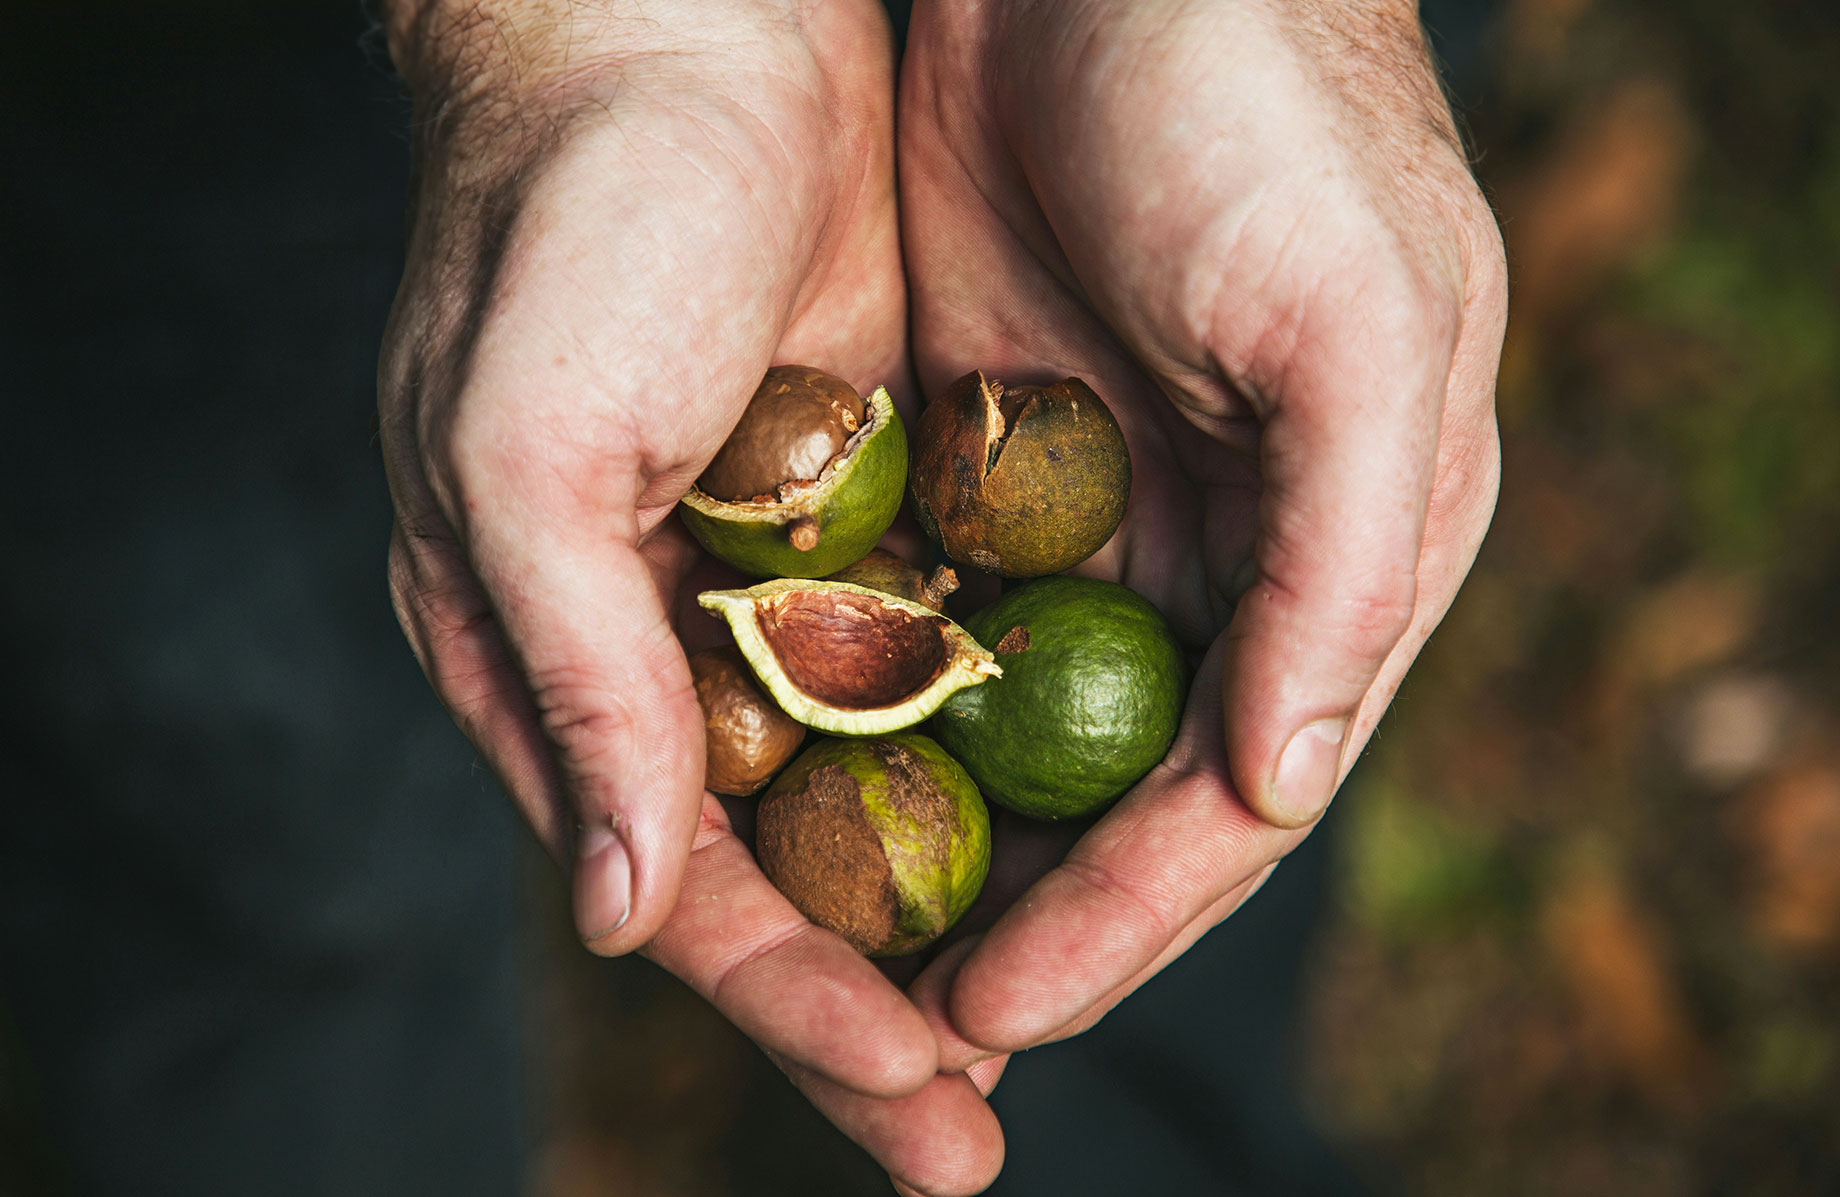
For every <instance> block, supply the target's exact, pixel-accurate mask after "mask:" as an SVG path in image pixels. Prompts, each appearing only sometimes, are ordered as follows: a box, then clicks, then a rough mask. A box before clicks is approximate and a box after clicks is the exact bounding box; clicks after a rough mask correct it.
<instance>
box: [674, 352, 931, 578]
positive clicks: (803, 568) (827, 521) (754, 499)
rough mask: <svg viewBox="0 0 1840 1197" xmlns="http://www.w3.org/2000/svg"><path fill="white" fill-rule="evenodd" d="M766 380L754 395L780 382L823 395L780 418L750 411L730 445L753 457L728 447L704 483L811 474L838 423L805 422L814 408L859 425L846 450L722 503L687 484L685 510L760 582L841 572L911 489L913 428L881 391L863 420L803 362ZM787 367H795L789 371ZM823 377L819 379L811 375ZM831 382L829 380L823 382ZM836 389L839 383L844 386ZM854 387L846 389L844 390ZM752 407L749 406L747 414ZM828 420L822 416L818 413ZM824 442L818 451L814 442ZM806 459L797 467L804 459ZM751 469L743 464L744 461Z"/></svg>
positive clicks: (707, 544)
mask: <svg viewBox="0 0 1840 1197" xmlns="http://www.w3.org/2000/svg"><path fill="white" fill-rule="evenodd" d="M774 370H775V372H776V373H770V374H769V375H768V377H767V381H766V382H764V383H762V384H761V385H762V389H761V392H759V393H757V395H756V401H757V402H762V401H764V400H763V397H769V398H770V397H775V396H778V395H780V393H781V388H803V389H805V390H808V391H811V392H814V393H815V394H816V395H819V396H821V397H824V401H823V402H819V401H818V399H817V398H812V399H811V400H809V401H808V402H805V403H802V404H799V405H797V406H796V407H793V408H792V413H793V414H796V415H799V416H800V417H801V420H800V422H798V423H796V424H795V423H794V421H793V418H792V415H791V414H789V415H787V416H786V417H785V418H784V419H782V420H780V421H777V422H775V421H766V425H767V426H766V427H765V428H761V427H757V425H758V424H759V423H761V421H757V420H753V419H749V418H748V417H747V416H744V418H743V422H742V424H741V425H739V426H738V427H737V429H736V433H737V436H736V437H735V438H731V440H732V441H733V444H734V445H735V446H738V447H740V448H742V449H745V450H747V453H744V454H742V455H741V456H742V457H744V458H748V457H751V460H747V461H734V460H730V458H731V457H732V456H734V454H732V453H731V451H730V446H728V445H725V446H724V449H723V452H721V453H719V454H718V455H717V459H716V461H715V462H712V463H711V467H710V472H709V473H706V474H705V475H704V478H703V479H699V483H701V482H704V481H708V482H709V483H710V485H712V486H713V485H715V484H716V481H720V482H722V483H723V484H724V485H723V486H721V487H718V489H719V490H720V491H721V493H723V494H739V493H740V492H741V491H746V490H752V489H753V488H755V487H757V486H758V487H764V486H766V485H767V483H768V481H770V480H771V479H773V478H776V477H777V476H778V475H779V474H781V473H784V472H786V471H787V470H789V469H791V470H795V471H796V472H804V473H812V472H813V470H812V465H813V463H815V462H817V461H818V460H819V459H820V458H819V457H818V456H817V454H821V452H822V449H823V447H824V446H825V445H827V444H828V443H829V442H828V441H827V440H825V439H824V438H825V436H827V435H831V434H833V433H835V432H836V431H837V430H836V429H827V428H823V427H819V428H816V429H813V428H808V427H806V424H807V423H809V422H811V421H810V420H807V419H805V418H804V417H806V416H807V415H808V414H809V412H810V411H811V410H814V409H815V410H816V411H817V412H818V413H819V416H822V415H823V414H824V413H826V412H829V413H831V414H832V415H833V416H835V417H836V418H837V420H839V421H840V424H839V427H840V428H843V429H846V430H847V428H848V426H849V425H850V424H852V423H857V427H856V428H855V430H854V431H851V432H849V434H848V436H847V437H846V438H845V439H844V440H843V441H842V448H841V449H840V450H839V451H838V452H837V453H836V454H835V455H834V456H832V457H830V458H829V459H827V460H825V463H824V464H823V465H822V466H821V468H818V469H816V471H815V474H814V476H813V477H810V478H788V479H786V480H785V481H783V482H780V483H778V484H777V485H775V486H773V488H772V491H771V493H768V492H767V491H765V490H762V491H760V492H759V493H755V494H752V495H749V496H747V497H745V498H736V499H724V498H717V497H715V496H714V495H711V494H708V493H706V492H705V491H704V490H703V489H702V486H701V485H698V486H693V487H691V488H690V491H689V493H688V494H686V495H685V496H684V499H683V502H682V503H681V504H679V505H678V513H679V515H680V516H681V517H682V519H683V521H684V526H685V527H686V528H688V529H689V530H690V534H691V535H692V536H694V537H696V539H697V540H698V541H699V542H700V543H701V544H702V546H703V547H704V548H706V549H708V550H709V551H710V553H712V554H714V555H715V556H717V557H719V558H721V559H722V560H723V561H726V562H728V563H729V564H730V565H733V566H734V567H736V568H737V569H741V570H745V571H746V572H748V573H750V574H753V575H755V576H756V577H762V578H818V577H823V576H824V575H825V574H830V573H835V572H836V571H838V570H840V569H842V568H843V567H844V566H846V565H849V564H850V563H851V562H854V561H856V560H857V559H859V558H861V557H862V556H863V555H864V554H866V553H867V552H868V551H869V550H870V549H872V548H874V547H875V542H876V541H878V540H880V539H881V537H882V533H883V532H886V531H887V530H888V525H889V524H891V523H893V522H894V517H895V513H896V512H897V511H899V510H900V507H901V496H902V494H903V492H904V491H905V489H906V486H907V432H906V429H905V428H904V427H903V426H902V424H901V417H900V416H899V415H898V414H897V413H896V412H895V409H894V400H892V399H890V398H889V396H888V392H887V391H886V390H884V389H883V388H881V387H877V388H876V389H875V392H874V393H873V394H871V395H870V396H869V397H868V399H867V400H865V401H863V403H862V410H863V414H862V417H861V420H860V423H858V422H857V420H856V417H855V416H854V415H852V414H850V412H849V409H848V407H847V405H845V404H844V403H842V402H841V401H840V400H839V399H837V398H834V397H832V396H833V388H832V387H831V386H830V383H836V382H837V380H835V379H830V378H829V376H828V375H823V374H821V373H820V372H818V371H812V370H807V369H805V368H804V367H777V366H776V367H774ZM786 371H796V373H792V374H786V373H785V372H786ZM814 380H817V381H814ZM823 380H828V381H823ZM837 385H839V386H841V385H842V384H841V383H838V384H837ZM845 389H846V390H847V388H845ZM754 410H755V405H754V404H750V405H749V415H752V413H753V412H754ZM812 419H814V420H815V421H816V423H818V424H820V425H822V424H823V420H822V419H818V418H816V417H813V418H812ZM814 444H816V445H817V446H818V448H817V449H816V450H814V449H813V448H812V445H814ZM801 462H802V463H804V464H803V465H800V464H798V463H801ZM744 465H745V466H747V467H749V468H747V469H744V468H743V466H744Z"/></svg>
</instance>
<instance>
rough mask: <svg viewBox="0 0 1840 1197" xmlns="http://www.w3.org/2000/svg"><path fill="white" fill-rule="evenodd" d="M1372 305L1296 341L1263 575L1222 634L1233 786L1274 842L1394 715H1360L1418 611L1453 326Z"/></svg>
mask: <svg viewBox="0 0 1840 1197" xmlns="http://www.w3.org/2000/svg"><path fill="white" fill-rule="evenodd" d="M1373 298H1374V296H1373V293H1372V291H1371V290H1369V291H1368V292H1367V293H1366V294H1364V295H1361V294H1351V295H1349V296H1347V297H1346V300H1347V302H1336V301H1334V300H1330V301H1329V303H1328V304H1327V306H1326V307H1325V308H1319V309H1318V310H1326V311H1329V312H1333V313H1337V314H1338V316H1339V319H1337V320H1336V321H1335V323H1336V325H1337V326H1336V327H1333V328H1320V327H1319V328H1316V329H1309V328H1307V327H1306V330H1305V334H1304V335H1302V336H1300V337H1299V338H1298V339H1297V340H1296V342H1295V343H1294V346H1293V349H1292V352H1291V354H1290V356H1289V358H1288V359H1287V360H1286V361H1285V362H1284V363H1283V366H1282V371H1281V373H1279V375H1278V377H1279V378H1281V380H1282V385H1281V386H1279V387H1277V388H1274V390H1273V392H1272V397H1271V400H1270V405H1269V409H1268V411H1267V412H1266V413H1265V421H1264V427H1263V429H1262V432H1261V438H1260V450H1259V452H1260V467H1261V471H1262V491H1261V495H1260V500H1259V524H1258V534H1257V542H1256V546H1255V550H1254V553H1255V556H1254V562H1255V566H1256V571H1257V572H1256V575H1255V577H1254V579H1253V582H1252V585H1251V587H1250V589H1248V590H1247V592H1246V593H1245V595H1244V596H1243V597H1242V598H1241V599H1240V601H1239V606H1238V608H1237V610H1236V611H1235V612H1234V616H1233V621H1232V624H1231V626H1230V628H1229V630H1228V646H1227V654H1226V659H1225V664H1224V669H1225V679H1224V684H1225V695H1226V706H1225V718H1226V742H1227V749H1228V760H1229V762H1230V764H1231V769H1232V773H1233V780H1234V784H1235V787H1236V788H1237V789H1238V790H1239V793H1240V794H1241V796H1242V797H1243V798H1244V800H1245V802H1246V804H1247V805H1248V806H1249V807H1250V808H1251V809H1252V810H1253V811H1254V812H1255V813H1256V814H1258V815H1259V816H1260V817H1261V818H1263V819H1265V820H1266V821H1267V822H1270V823H1272V824H1275V825H1277V826H1280V827H1302V826H1304V825H1306V824H1308V823H1310V822H1313V821H1314V820H1315V819H1317V818H1318V817H1320V816H1321V814H1322V812H1323V810H1324V809H1325V808H1326V807H1327V806H1328V804H1329V800H1330V798H1331V797H1332V796H1333V795H1334V792H1335V788H1336V786H1337V785H1338V784H1339V783H1340V780H1341V777H1342V775H1343V774H1344V773H1345V772H1346V770H1347V768H1348V766H1349V762H1350V760H1351V758H1352V756H1353V754H1354V752H1355V751H1356V750H1357V749H1358V746H1359V744H1360V743H1361V742H1362V741H1363V740H1364V739H1365V737H1366V735H1367V733H1368V732H1369V731H1370V730H1371V728H1372V723H1373V721H1374V720H1377V719H1378V717H1379V712H1380V709H1382V708H1384V706H1385V699H1386V697H1387V696H1386V695H1381V694H1378V693H1376V694H1375V695H1374V697H1375V699H1376V701H1375V702H1373V703H1368V702H1367V701H1366V700H1367V699H1368V698H1369V694H1370V691H1374V690H1375V686H1374V683H1375V679H1376V678H1377V677H1378V676H1379V674H1380V671H1381V667H1382V665H1383V664H1384V663H1385V662H1386V660H1387V658H1388V656H1389V655H1391V654H1392V652H1393V650H1394V648H1395V647H1396V646H1397V645H1398V644H1399V643H1400V641H1401V639H1402V637H1403V636H1404V635H1405V633H1406V631H1407V629H1408V628H1409V627H1410V625H1411V622H1412V617H1413V611H1414V609H1415V606H1416V603H1417V600H1418V581H1417V578H1418V565H1419V556H1420V551H1421V548H1422V545H1423V542H1424V535H1425V519H1426V509H1427V504H1428V501H1429V496H1430V493H1431V487H1432V483H1433V479H1434V474H1435V467H1436V459H1437V438H1438V426H1439V419H1440V415H1441V411H1442V407H1443V402H1444V387H1445V379H1446V377H1447V375H1448V374H1449V370H1450V363H1451V356H1452V352H1453V342H1454V330H1455V326H1456V318H1455V313H1454V311H1453V312H1452V313H1451V317H1450V319H1449V320H1446V321H1441V320H1438V319H1435V318H1427V316H1426V315H1425V308H1426V307H1427V306H1435V305H1428V304H1426V303H1424V302H1422V301H1421V302H1411V301H1408V300H1404V299H1402V300H1401V301H1400V302H1399V303H1397V304H1394V305H1384V304H1382V305H1374V304H1373ZM1376 311H1378V312H1379V313H1381V314H1380V315H1376ZM1388 312H1392V313H1395V314H1396V315H1395V317H1394V318H1392V319H1388V318H1387V317H1386V313H1388ZM1347 313H1359V315H1358V316H1357V317H1353V318H1350V317H1348V316H1347V315H1346V314H1347Z"/></svg>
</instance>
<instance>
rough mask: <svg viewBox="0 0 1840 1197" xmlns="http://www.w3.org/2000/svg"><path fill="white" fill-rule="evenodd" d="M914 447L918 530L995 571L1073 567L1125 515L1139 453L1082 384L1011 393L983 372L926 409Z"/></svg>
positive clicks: (1019, 573)
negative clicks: (1133, 462) (1133, 457)
mask: <svg viewBox="0 0 1840 1197" xmlns="http://www.w3.org/2000/svg"><path fill="white" fill-rule="evenodd" d="M911 446H912V448H911V453H912V462H911V466H910V469H909V471H908V485H909V487H910V488H911V489H912V492H913V498H914V514H915V516H916V518H918V520H919V522H920V526H921V527H922V528H924V529H925V530H926V533H927V535H929V536H931V537H932V538H933V539H934V540H935V541H936V542H937V543H939V544H940V545H941V546H942V547H943V548H944V549H945V551H946V553H947V554H948V555H950V556H951V557H952V558H953V560H955V561H963V562H965V563H967V564H970V565H975V566H977V567H978V568H979V569H983V570H987V571H988V572H990V573H994V574H1001V575H1002V576H1004V577H1009V578H1035V577H1042V576H1044V575H1046V574H1053V573H1059V572H1061V571H1062V570H1065V569H1070V568H1072V567H1073V566H1075V565H1078V564H1079V563H1080V562H1082V561H1084V560H1086V559H1087V558H1088V557H1090V556H1092V555H1093V554H1094V553H1096V552H1098V551H1099V550H1100V549H1101V548H1103V547H1104V545H1105V542H1106V541H1107V540H1110V539H1111V536H1112V533H1113V532H1115V531H1116V530H1117V528H1118V524H1119V522H1120V521H1121V520H1123V519H1124V512H1125V505H1126V503H1127V502H1128V500H1129V498H1130V493H1131V455H1130V450H1129V449H1128V448H1127V447H1126V445H1125V440H1124V433H1123V432H1122V431H1121V430H1120V429H1119V427H1118V421H1117V420H1116V419H1114V418H1113V417H1112V413H1111V411H1110V409H1108V408H1107V407H1106V406H1105V403H1104V401H1103V400H1101V399H1100V398H1099V396H1098V395H1096V394H1094V393H1093V390H1092V388H1091V387H1089V386H1087V385H1086V384H1085V383H1084V382H1082V381H1080V380H1079V379H1077V378H1068V379H1063V380H1062V381H1060V382H1057V383H1055V384H1053V385H1052V386H1046V387H1005V386H1004V385H1003V384H1002V383H1001V382H999V381H997V380H995V379H989V378H986V377H985V376H984V375H983V373H981V372H980V371H975V370H974V371H972V372H971V373H970V374H967V375H965V376H964V377H963V378H960V379H959V380H958V381H956V382H954V383H953V384H952V385H951V386H949V387H947V388H946V390H945V393H944V394H942V395H941V396H940V397H939V398H938V399H936V400H934V401H933V402H932V403H930V404H928V405H927V408H926V410H925V411H924V412H922V413H921V415H920V420H919V424H918V426H917V428H916V430H915V435H914V437H913V439H912V442H911Z"/></svg>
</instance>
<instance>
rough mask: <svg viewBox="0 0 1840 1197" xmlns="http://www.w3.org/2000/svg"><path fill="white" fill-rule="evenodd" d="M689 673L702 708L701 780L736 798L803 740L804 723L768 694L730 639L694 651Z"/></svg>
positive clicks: (766, 776)
mask: <svg viewBox="0 0 1840 1197" xmlns="http://www.w3.org/2000/svg"><path fill="white" fill-rule="evenodd" d="M690 676H691V677H692V678H693V679H694V680H695V682H696V700H697V702H698V703H700V704H701V705H702V708H703V740H704V745H705V748H706V757H705V764H704V774H703V784H704V785H705V786H706V787H708V788H709V789H710V790H712V791H714V792H715V793H717V794H729V795H732V796H734V797H737V798H741V797H746V796H747V795H749V794H752V793H755V792H756V791H758V790H759V789H760V788H761V787H762V786H764V785H766V784H767V783H768V782H769V781H771V780H773V775H774V774H776V773H778V772H779V771H780V769H781V768H783V767H784V766H785V764H786V762H787V761H789V760H791V759H792V754H793V753H795V752H797V751H798V750H799V745H800V744H802V743H804V742H805V727H804V725H803V724H801V723H799V722H798V721H797V720H796V719H794V718H793V717H792V716H790V715H788V714H786V712H784V711H782V710H780V709H779V704H777V703H775V702H774V701H773V699H772V698H770V697H768V696H767V694H766V692H765V691H763V690H762V689H761V688H760V685H759V683H757V682H756V681H755V680H754V673H753V671H752V670H751V669H749V668H748V664H747V661H746V660H745V659H744V658H743V657H742V656H741V650H739V649H737V648H736V647H735V646H734V645H732V644H727V645H723V646H722V647H720V648H706V649H704V650H703V651H702V652H699V653H696V654H695V655H693V656H692V657H691V658H690Z"/></svg>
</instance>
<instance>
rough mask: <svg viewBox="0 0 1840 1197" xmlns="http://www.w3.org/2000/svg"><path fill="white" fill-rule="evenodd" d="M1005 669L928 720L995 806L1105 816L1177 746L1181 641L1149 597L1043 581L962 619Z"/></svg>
mask: <svg viewBox="0 0 1840 1197" xmlns="http://www.w3.org/2000/svg"><path fill="white" fill-rule="evenodd" d="M965 630H966V631H968V632H970V633H971V634H972V635H974V636H976V637H977V638H978V640H979V641H980V642H981V643H984V644H987V645H989V646H991V647H992V648H993V649H995V650H996V654H995V655H996V659H997V663H998V664H1000V665H1001V666H1002V667H1003V676H1002V677H1001V678H999V679H997V680H995V681H993V682H992V683H991V684H990V685H987V686H979V687H978V688H977V690H976V691H969V690H967V691H961V692H960V693H957V694H954V695H952V696H951V697H950V698H948V699H947V700H946V701H945V702H944V703H943V704H942V705H941V707H940V709H939V712H938V713H937V714H936V715H935V716H934V717H933V722H932V724H931V727H932V731H933V734H934V736H936V737H937V738H938V740H939V742H940V744H942V745H943V746H944V747H945V749H946V751H948V752H950V753H951V754H952V755H953V756H954V757H956V758H957V759H958V760H959V761H960V762H961V763H962V764H963V765H964V766H965V769H966V771H967V772H969V773H970V774H971V776H972V777H973V778H975V779H976V781H977V784H978V788H979V789H981V790H982V791H983V792H984V796H985V797H986V798H988V799H989V800H990V801H992V802H995V803H998V804H1000V805H1002V806H1006V807H1008V808H1009V809H1010V810H1013V811H1016V812H1017V813H1018V814H1023V815H1027V816H1029V817H1030V818H1034V819H1047V820H1054V819H1077V818H1083V817H1086V816H1089V815H1093V814H1097V813H1098V812H1100V811H1102V810H1104V809H1105V808H1107V807H1108V806H1110V805H1111V804H1112V803H1113V802H1115V801H1116V800H1117V799H1118V798H1119V797H1120V796H1121V795H1123V794H1124V792H1125V791H1126V790H1128V789H1130V788H1131V787H1132V786H1133V785H1135V784H1136V783H1137V781H1138V780H1139V779H1140V778H1142V777H1143V775H1144V774H1146V773H1148V772H1149V771H1150V770H1151V769H1153V768H1154V767H1155V766H1156V765H1157V764H1158V763H1159V762H1160V761H1161V760H1162V759H1163V757H1164V754H1166V753H1167V752H1168V751H1169V745H1170V742H1171V741H1172V740H1174V738H1175V734H1176V726H1177V724H1178V723H1180V721H1181V718H1182V706H1183V701H1184V698H1185V696H1186V694H1187V690H1188V679H1187V666H1186V664H1185V663H1184V661H1183V658H1182V648H1181V646H1180V645H1179V644H1177V643H1176V638H1175V635H1174V633H1172V632H1171V631H1170V628H1169V624H1168V622H1167V621H1166V620H1164V618H1163V616H1162V614H1161V613H1160V612H1158V611H1157V609H1156V608H1155V607H1154V606H1152V605H1151V604H1150V602H1149V601H1148V600H1147V599H1145V598H1143V597H1142V596H1141V595H1138V594H1136V593H1135V592H1133V591H1131V590H1130V589H1128V588H1126V587H1124V586H1120V585H1118V584H1117V583H1115V582H1101V581H1097V580H1095V579H1092V578H1068V577H1058V578H1043V579H1041V580H1040V581H1036V582H1031V583H1029V584H1028V585H1026V586H1023V587H1020V588H1018V589H1016V590H1012V591H1010V592H1009V593H1007V594H1005V595H1004V596H1003V597H1002V598H1000V599H998V600H997V601H996V602H994V603H992V604H990V605H989V606H988V607H985V608H984V609H983V610H981V611H979V612H978V613H977V614H975V615H973V616H972V617H971V618H970V619H968V620H966V621H965Z"/></svg>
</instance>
